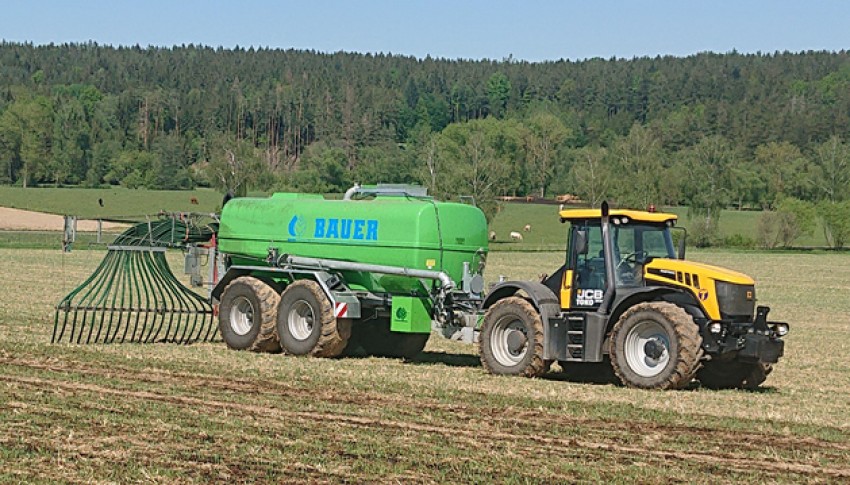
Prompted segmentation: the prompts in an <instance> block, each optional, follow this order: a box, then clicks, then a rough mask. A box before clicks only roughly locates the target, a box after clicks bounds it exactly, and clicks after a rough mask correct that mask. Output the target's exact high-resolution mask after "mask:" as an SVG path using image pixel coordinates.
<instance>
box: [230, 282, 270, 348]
mask: <svg viewBox="0 0 850 485" xmlns="http://www.w3.org/2000/svg"><path fill="white" fill-rule="evenodd" d="M279 301H280V296H279V295H278V294H277V292H276V291H274V289H273V288H272V287H271V286H269V285H267V284H265V283H263V282H262V281H260V280H258V279H257V278H253V277H251V276H240V277H239V278H236V279H235V280H233V281H231V282H230V283H229V284H228V285H227V287H225V288H224V292H223V293H222V295H221V303H220V304H219V310H218V329H219V331H220V332H221V336H222V338H223V339H224V343H226V344H227V346H228V347H230V348H231V349H237V350H252V351H254V352H280V350H281V349H280V340H279V339H278V336H277V327H276V325H275V324H276V319H275V314H276V312H277V305H278V302H279Z"/></svg>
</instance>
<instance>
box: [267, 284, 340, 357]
mask: <svg viewBox="0 0 850 485" xmlns="http://www.w3.org/2000/svg"><path fill="white" fill-rule="evenodd" d="M277 332H278V335H280V345H281V346H282V347H283V349H284V350H285V351H286V352H287V353H289V354H293V355H312V356H314V357H337V356H338V355H340V354H342V351H343V350H344V349H345V346H346V345H347V344H348V338H349V337H350V336H351V321H350V320H348V319H337V318H336V317H334V312H333V308H332V307H331V302H330V300H328V298H327V296H325V293H324V292H323V291H322V288H321V287H320V286H319V284H318V283H316V282H315V281H310V280H300V281H296V282H295V283H292V284H291V285H289V286H288V287H287V288H286V290H284V292H283V294H281V296H280V303H279V304H278V306H277Z"/></svg>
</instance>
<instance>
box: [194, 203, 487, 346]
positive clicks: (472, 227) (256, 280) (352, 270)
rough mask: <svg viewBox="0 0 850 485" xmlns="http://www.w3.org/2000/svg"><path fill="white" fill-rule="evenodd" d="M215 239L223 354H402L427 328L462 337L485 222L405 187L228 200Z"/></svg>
mask: <svg viewBox="0 0 850 485" xmlns="http://www.w3.org/2000/svg"><path fill="white" fill-rule="evenodd" d="M217 244H218V251H219V257H218V261H219V264H218V272H219V274H220V276H219V275H216V276H215V277H214V279H216V280H217V282H216V284H215V286H214V288H213V290H212V294H211V296H212V298H214V299H216V300H218V301H219V302H220V304H219V309H218V312H219V330H220V331H221V334H222V337H223V338H224V340H225V342H226V343H227V345H228V346H230V347H231V348H234V349H253V350H263V351H277V350H281V349H282V350H283V351H284V352H286V353H288V354H294V355H313V356H321V357H335V356H338V355H340V354H342V353H343V352H344V351H345V350H346V349H354V348H355V347H357V346H360V347H362V348H363V349H364V350H366V351H367V352H368V353H371V354H374V355H380V356H392V357H412V356H414V355H416V354H417V353H419V352H420V351H421V350H422V349H423V348H424V346H425V343H426V342H427V340H428V337H429V336H430V334H431V330H432V322H434V323H435V324H436V325H437V326H438V327H440V328H442V329H444V330H445V332H448V333H458V332H460V333H463V332H462V327H463V328H468V330H467V331H466V334H467V335H468V336H469V337H471V336H472V331H473V325H474V324H475V315H476V313H477V309H478V306H479V305H480V302H481V300H482V296H483V289H484V288H483V286H484V285H483V278H482V271H483V270H484V265H485V261H486V257H487V223H486V221H485V219H484V215H483V214H482V213H481V211H480V210H478V209H477V208H476V207H473V206H471V205H467V204H459V203H451V202H438V201H435V200H433V199H432V198H430V197H426V196H425V195H424V192H422V191H420V192H417V191H416V190H415V189H413V188H410V187H407V188H392V187H373V188H371V189H370V188H359V187H357V188H354V189H352V190H350V191H349V192H348V193H347V194H346V196H345V197H344V198H343V199H342V200H326V199H325V198H323V197H322V196H319V195H314V194H290V193H279V194H274V195H272V196H271V197H268V198H262V199H261V198H238V199H232V200H230V201H229V202H228V203H227V204H225V206H224V208H223V210H222V213H221V218H220V225H219V230H218V239H217Z"/></svg>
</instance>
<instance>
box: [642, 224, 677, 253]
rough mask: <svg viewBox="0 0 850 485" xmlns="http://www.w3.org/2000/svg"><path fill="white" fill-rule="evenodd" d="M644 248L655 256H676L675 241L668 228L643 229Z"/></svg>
mask: <svg viewBox="0 0 850 485" xmlns="http://www.w3.org/2000/svg"><path fill="white" fill-rule="evenodd" d="M643 250H644V251H646V253H647V256H652V257H654V258H675V257H676V255H675V253H674V252H673V243H672V241H671V239H670V233H669V231H667V230H645V231H643Z"/></svg>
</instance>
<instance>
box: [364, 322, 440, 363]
mask: <svg viewBox="0 0 850 485" xmlns="http://www.w3.org/2000/svg"><path fill="white" fill-rule="evenodd" d="M361 325H363V326H362V329H361V333H360V335H359V340H360V346H361V347H363V350H365V351H366V353H367V354H369V355H374V356H376V357H391V358H402V359H412V358H414V357H416V356H417V355H419V353H420V352H422V350H424V349H425V344H427V343H428V339H429V338H430V337H431V334H430V333H402V332H393V331H391V330H390V320H389V319H387V318H380V319H377V320H374V321H371V322H364V323H362V324H361Z"/></svg>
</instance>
